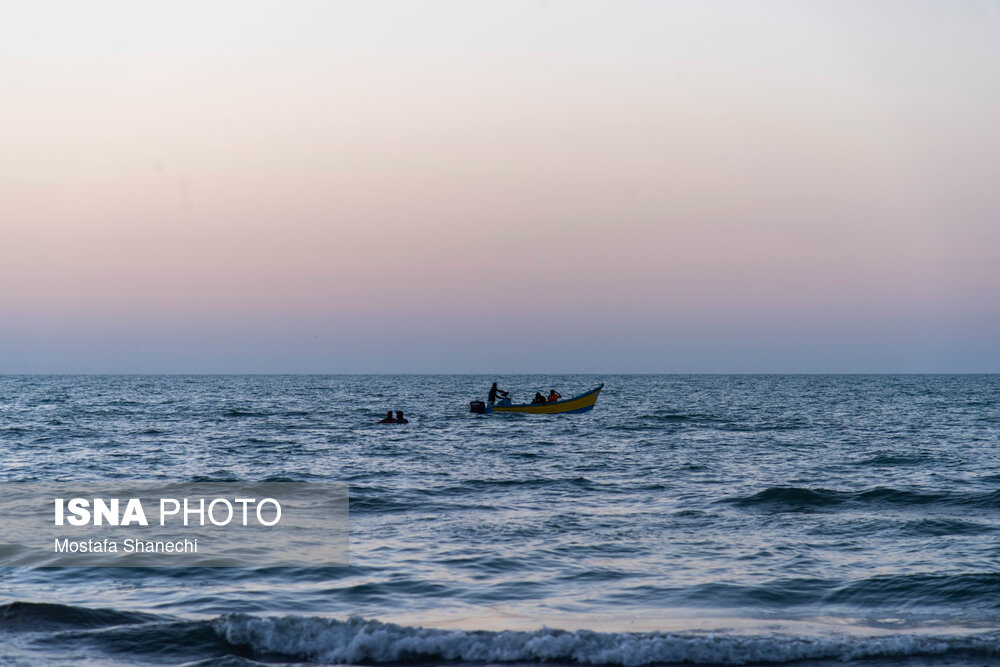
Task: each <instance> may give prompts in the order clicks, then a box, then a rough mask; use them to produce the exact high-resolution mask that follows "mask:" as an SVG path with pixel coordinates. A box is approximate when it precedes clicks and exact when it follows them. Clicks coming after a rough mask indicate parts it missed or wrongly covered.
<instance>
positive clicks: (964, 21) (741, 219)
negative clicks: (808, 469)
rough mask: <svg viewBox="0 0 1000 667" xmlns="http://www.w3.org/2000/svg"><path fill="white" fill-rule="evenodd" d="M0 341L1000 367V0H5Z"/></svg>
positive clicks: (20, 347) (169, 365)
mask: <svg viewBox="0 0 1000 667" xmlns="http://www.w3.org/2000/svg"><path fill="white" fill-rule="evenodd" d="M0 90H2V98H0V372H167V373H171V372H462V371H480V372H534V371H538V372H614V371H623V372H895V371H899V372H923V371H931V372H936V371H940V372H998V371H1000V4H998V3H997V2H995V1H991V0H982V1H979V2H975V1H968V2H962V1H960V0H956V1H955V2H920V1H915V0H907V1H898V2H893V1H890V0H884V1H881V0H880V1H878V2H870V1H861V0H858V1H851V0H829V1H828V2H797V1H792V0H788V1H786V2H754V3H749V2H743V1H733V2H700V1H695V0H692V1H690V2H682V1H678V2H610V1H609V2H584V1H572V2H570V1H566V2H561V1H550V2H536V1H533V2H517V1H509V2H476V1H468V0H462V1H456V2H424V1H421V2H373V1H365V2H361V1H358V2H353V3H342V2H333V1H328V0H322V1H316V2H307V1H304V0H303V1H297V2H256V1H246V0H242V1H240V2H163V3H152V2H132V1H129V2H65V3H61V2H44V3H32V2H2V1H0Z"/></svg>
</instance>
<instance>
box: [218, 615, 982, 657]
mask: <svg viewBox="0 0 1000 667" xmlns="http://www.w3.org/2000/svg"><path fill="white" fill-rule="evenodd" d="M212 625H213V627H214V628H215V630H216V631H217V632H218V633H219V634H220V636H222V637H224V638H225V640H226V641H227V642H229V643H230V644H233V645H235V646H240V647H247V648H249V649H251V650H252V651H253V653H254V654H255V655H258V656H262V655H267V656H274V657H277V658H285V659H287V658H291V659H296V660H309V661H314V662H319V663H325V664H338V663H339V664H342V663H351V664H359V663H361V664H385V663H394V664H412V663H423V662H431V663H433V662H436V661H442V662H444V661H447V662H451V663H459V664H461V663H475V664H482V663H537V662H545V663H556V664H575V665H621V666H622V667H638V666H642V665H669V664H679V663H688V664H724V665H746V664H753V663H772V664H773V663H787V662H796V661H802V660H863V659H867V658H878V659H890V658H897V659H898V658H910V657H917V656H928V657H941V656H944V655H952V656H955V655H967V656H970V657H971V656H974V657H996V656H998V655H1000V633H997V632H987V633H980V634H976V635H934V636H929V635H902V634H900V635H886V636H874V637H857V636H851V635H817V636H809V635H786V634H778V633H767V634H756V635H752V634H751V635H747V634H730V633H726V632H724V631H719V632H710V633H696V632H683V633H672V632H653V633H633V632H618V633H611V632H592V631H589V630H579V631H575V632H567V631H562V630H552V629H548V628H543V629H541V630H536V631H465V630H439V629H430V628H419V627H409V626H402V625H395V624H392V623H383V622H380V621H376V620H366V619H362V618H351V619H349V620H346V621H338V620H333V619H321V618H304V617H294V616H292V617H282V618H259V617H254V616H245V615H240V614H232V615H227V616H223V617H221V618H218V619H216V620H214V621H212Z"/></svg>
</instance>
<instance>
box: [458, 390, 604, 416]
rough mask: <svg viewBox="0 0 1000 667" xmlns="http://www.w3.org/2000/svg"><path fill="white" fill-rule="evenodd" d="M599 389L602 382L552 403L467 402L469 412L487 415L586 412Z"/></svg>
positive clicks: (590, 407) (507, 400) (590, 408)
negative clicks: (581, 392)
mask: <svg viewBox="0 0 1000 667" xmlns="http://www.w3.org/2000/svg"><path fill="white" fill-rule="evenodd" d="M601 389H604V383H603V382H602V383H601V384H600V385H598V386H597V387H595V388H594V389H591V390H590V391H588V392H586V393H583V394H580V395H579V396H574V397H573V398H566V399H563V400H561V401H553V402H552V403H534V404H531V403H524V404H521V405H513V404H512V403H511V402H510V399H509V398H506V399H503V400H500V401H497V403H496V404H495V405H486V404H484V403H483V402H482V401H473V402H472V403H470V404H469V409H470V411H471V412H478V413H481V414H487V415H488V414H490V413H491V412H521V413H525V414H529V415H555V414H561V413H566V412H587V411H588V410H593V409H594V403H596V402H597V396H598V395H599V394H600V393H601Z"/></svg>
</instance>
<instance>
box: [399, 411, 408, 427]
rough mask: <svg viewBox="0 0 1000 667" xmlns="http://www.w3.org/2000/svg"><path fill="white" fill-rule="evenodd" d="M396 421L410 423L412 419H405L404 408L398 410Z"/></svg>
mask: <svg viewBox="0 0 1000 667" xmlns="http://www.w3.org/2000/svg"><path fill="white" fill-rule="evenodd" d="M396 423H397V424H409V423H410V420H409V419H403V411H402V410H396Z"/></svg>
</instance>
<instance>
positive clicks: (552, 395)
mask: <svg viewBox="0 0 1000 667" xmlns="http://www.w3.org/2000/svg"><path fill="white" fill-rule="evenodd" d="M560 398H562V394H560V393H559V392H558V391H556V390H555V389H549V401H548V402H549V403H555V402H556V401H558V400H559V399H560Z"/></svg>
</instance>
